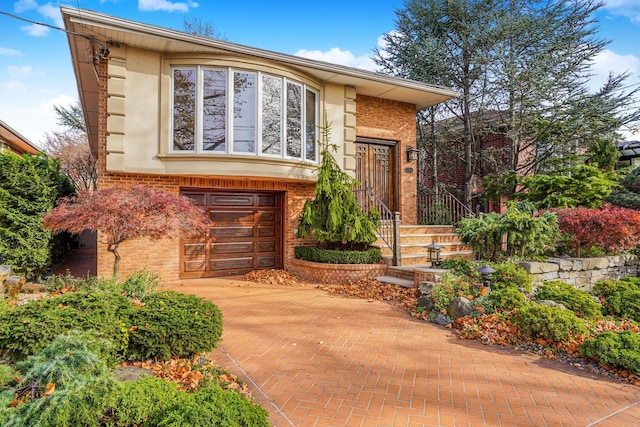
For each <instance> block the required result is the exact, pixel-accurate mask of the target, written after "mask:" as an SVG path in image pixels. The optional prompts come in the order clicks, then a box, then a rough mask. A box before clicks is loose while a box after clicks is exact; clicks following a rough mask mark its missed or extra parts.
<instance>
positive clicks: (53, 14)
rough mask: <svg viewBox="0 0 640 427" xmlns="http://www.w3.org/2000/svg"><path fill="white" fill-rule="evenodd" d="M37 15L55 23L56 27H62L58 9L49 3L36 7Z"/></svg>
mask: <svg viewBox="0 0 640 427" xmlns="http://www.w3.org/2000/svg"><path fill="white" fill-rule="evenodd" d="M38 13H40V14H41V15H42V16H45V17H47V18H49V19H51V20H52V21H53V22H55V25H56V27H58V28H63V27H64V22H63V21H62V15H61V14H60V8H59V7H57V6H54V5H52V4H51V3H47V4H43V5H42V6H38Z"/></svg>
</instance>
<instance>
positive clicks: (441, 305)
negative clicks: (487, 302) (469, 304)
mask: <svg viewBox="0 0 640 427" xmlns="http://www.w3.org/2000/svg"><path fill="white" fill-rule="evenodd" d="M478 294H479V290H478V289H473V290H472V289H471V287H470V286H469V282H468V281H467V279H466V278H463V277H460V276H454V275H452V274H450V273H446V274H444V275H443V276H442V282H440V283H436V284H435V285H434V286H433V288H431V296H432V297H433V301H434V303H435V305H434V310H435V311H440V310H446V309H447V308H449V305H450V304H451V302H452V301H453V300H454V299H456V298H457V297H459V296H469V295H471V296H473V297H477V296H478Z"/></svg>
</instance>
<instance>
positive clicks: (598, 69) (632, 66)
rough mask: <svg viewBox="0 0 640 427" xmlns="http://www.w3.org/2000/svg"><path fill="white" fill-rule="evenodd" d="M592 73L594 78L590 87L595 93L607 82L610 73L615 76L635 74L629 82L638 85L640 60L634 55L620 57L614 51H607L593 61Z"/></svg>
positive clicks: (590, 82)
mask: <svg viewBox="0 0 640 427" xmlns="http://www.w3.org/2000/svg"><path fill="white" fill-rule="evenodd" d="M591 71H592V72H593V74H594V76H593V77H591V79H590V81H589V87H590V88H591V90H592V91H594V92H595V91H596V90H598V89H600V88H601V87H602V86H603V85H604V84H605V83H606V82H607V77H608V76H609V72H613V73H614V74H622V73H626V72H630V73H633V74H632V75H631V76H630V77H629V78H628V82H629V84H632V83H636V81H637V80H638V76H639V74H638V73H639V72H640V58H638V57H637V56H635V55H632V54H628V55H618V54H617V53H615V52H614V51H611V50H608V49H605V50H603V51H602V52H600V54H598V55H597V56H596V57H595V58H594V59H593V66H592V68H591ZM632 80H633V81H632Z"/></svg>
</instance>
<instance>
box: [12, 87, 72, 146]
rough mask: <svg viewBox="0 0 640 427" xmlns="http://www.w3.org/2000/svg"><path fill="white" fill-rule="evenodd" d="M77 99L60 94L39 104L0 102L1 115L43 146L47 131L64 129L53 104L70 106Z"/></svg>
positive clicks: (28, 137) (15, 127) (31, 139)
mask: <svg viewBox="0 0 640 427" xmlns="http://www.w3.org/2000/svg"><path fill="white" fill-rule="evenodd" d="M25 98H28V97H25ZM76 101H77V99H76V97H73V96H70V95H66V94H59V95H56V96H54V97H51V98H48V99H46V100H45V101H42V102H40V103H37V104H31V103H29V101H28V100H25V101H24V102H20V101H16V102H12V103H4V104H3V103H0V117H2V120H3V121H4V122H5V123H7V124H8V125H9V126H11V127H12V128H14V129H15V130H17V131H18V132H20V133H21V134H22V135H24V136H25V137H26V138H27V139H29V140H30V141H31V142H33V143H35V144H37V145H40V146H41V145H43V144H42V142H43V141H44V136H45V134H46V133H51V132H52V131H54V130H55V131H58V130H62V127H61V126H60V125H58V124H57V117H56V113H55V111H54V109H53V106H54V105H62V106H68V105H71V104H73V103H75V102H76Z"/></svg>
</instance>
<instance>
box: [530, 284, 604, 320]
mask: <svg viewBox="0 0 640 427" xmlns="http://www.w3.org/2000/svg"><path fill="white" fill-rule="evenodd" d="M536 299H537V300H551V301H555V302H557V303H562V304H564V306H565V307H567V308H568V309H569V310H572V311H573V312H575V314H576V315H578V316H580V317H585V318H599V317H602V310H601V308H600V304H598V303H597V302H595V301H594V300H593V298H592V297H591V295H589V294H588V293H587V292H584V291H581V290H578V289H576V288H574V287H573V286H572V285H570V284H568V283H563V282H558V281H554V282H547V283H545V284H544V285H542V287H540V289H539V290H538V294H537V295H536Z"/></svg>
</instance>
